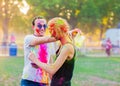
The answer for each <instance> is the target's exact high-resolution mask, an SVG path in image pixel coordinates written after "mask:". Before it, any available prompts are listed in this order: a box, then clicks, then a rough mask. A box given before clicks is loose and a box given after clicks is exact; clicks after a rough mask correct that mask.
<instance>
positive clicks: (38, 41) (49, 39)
mask: <svg viewBox="0 0 120 86" xmlns="http://www.w3.org/2000/svg"><path fill="white" fill-rule="evenodd" d="M55 41H56V39H55V38H54V37H50V36H43V37H36V38H34V39H33V40H32V42H31V43H30V45H31V46H35V45H39V44H42V43H49V42H55Z"/></svg>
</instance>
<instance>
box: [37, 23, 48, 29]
mask: <svg viewBox="0 0 120 86" xmlns="http://www.w3.org/2000/svg"><path fill="white" fill-rule="evenodd" d="M37 26H38V28H39V29H41V28H42V27H43V28H44V29H46V28H47V25H46V24H44V25H42V24H40V23H38V25H37Z"/></svg>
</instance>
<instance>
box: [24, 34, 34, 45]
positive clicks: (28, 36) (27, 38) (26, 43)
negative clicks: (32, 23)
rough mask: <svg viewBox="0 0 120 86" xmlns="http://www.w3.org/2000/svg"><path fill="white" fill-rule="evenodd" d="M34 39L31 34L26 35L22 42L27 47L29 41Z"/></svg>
mask: <svg viewBox="0 0 120 86" xmlns="http://www.w3.org/2000/svg"><path fill="white" fill-rule="evenodd" d="M33 39H34V36H32V35H27V36H26V37H25V38H24V44H25V46H26V47H29V46H30V43H31V41H32V40H33Z"/></svg>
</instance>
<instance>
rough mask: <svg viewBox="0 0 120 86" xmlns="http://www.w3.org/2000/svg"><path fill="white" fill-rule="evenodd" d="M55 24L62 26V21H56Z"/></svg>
mask: <svg viewBox="0 0 120 86" xmlns="http://www.w3.org/2000/svg"><path fill="white" fill-rule="evenodd" d="M56 23H57V24H58V25H62V24H64V21H62V20H58V21H56Z"/></svg>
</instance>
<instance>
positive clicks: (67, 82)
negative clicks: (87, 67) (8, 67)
mask: <svg viewBox="0 0 120 86" xmlns="http://www.w3.org/2000/svg"><path fill="white" fill-rule="evenodd" d="M48 29H49V30H50V33H51V36H53V37H55V38H56V39H57V40H59V41H60V42H61V44H62V46H61V48H59V50H58V53H57V55H56V56H57V57H56V60H55V62H54V63H53V64H46V63H43V62H40V61H39V60H38V59H37V58H35V55H34V54H33V53H32V52H31V53H30V55H29V59H30V60H31V61H32V62H33V63H35V64H36V65H38V66H39V67H40V68H42V69H44V70H45V71H46V72H48V73H49V74H50V75H52V79H51V84H50V86H71V78H72V76H73V70H74V62H75V48H74V44H73V40H72V38H71V37H70V35H69V33H68V32H69V29H70V27H69V24H68V23H67V21H66V20H65V19H63V18H60V17H56V18H53V19H51V20H50V21H49V22H48Z"/></svg>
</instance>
